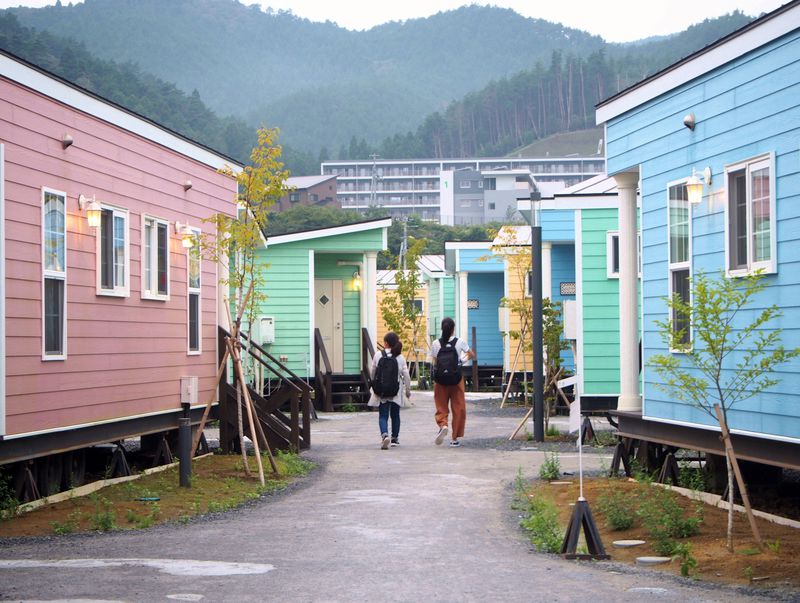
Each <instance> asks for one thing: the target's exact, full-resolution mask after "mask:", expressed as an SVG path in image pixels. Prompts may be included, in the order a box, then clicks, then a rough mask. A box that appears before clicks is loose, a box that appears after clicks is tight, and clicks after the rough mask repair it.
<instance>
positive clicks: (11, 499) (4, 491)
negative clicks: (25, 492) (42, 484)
mask: <svg viewBox="0 0 800 603" xmlns="http://www.w3.org/2000/svg"><path fill="white" fill-rule="evenodd" d="M18 507H19V500H17V496H16V494H15V492H14V487H13V485H12V480H11V476H10V475H6V474H4V473H2V472H0V521H2V520H3V519H5V518H6V517H13V516H14V515H16V513H17V508H18Z"/></svg>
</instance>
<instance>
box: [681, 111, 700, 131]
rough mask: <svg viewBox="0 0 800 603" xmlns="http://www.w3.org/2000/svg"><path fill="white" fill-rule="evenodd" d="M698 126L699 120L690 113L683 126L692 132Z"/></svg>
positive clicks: (684, 119)
mask: <svg viewBox="0 0 800 603" xmlns="http://www.w3.org/2000/svg"><path fill="white" fill-rule="evenodd" d="M696 124H697V120H696V119H695V117H694V113H689V114H688V115H686V117H684V118H683V125H684V126H686V127H687V128H689V129H690V130H691V131H692V132H694V127H695V125H696Z"/></svg>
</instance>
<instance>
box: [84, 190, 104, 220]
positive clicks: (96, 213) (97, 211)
mask: <svg viewBox="0 0 800 603" xmlns="http://www.w3.org/2000/svg"><path fill="white" fill-rule="evenodd" d="M78 208H79V209H80V210H81V211H85V212H86V221H87V222H88V223H89V228H99V227H100V216H101V215H102V213H103V208H102V207H100V204H99V203H98V202H97V200H96V199H95V198H94V195H92V196H91V197H87V196H86V195H78Z"/></svg>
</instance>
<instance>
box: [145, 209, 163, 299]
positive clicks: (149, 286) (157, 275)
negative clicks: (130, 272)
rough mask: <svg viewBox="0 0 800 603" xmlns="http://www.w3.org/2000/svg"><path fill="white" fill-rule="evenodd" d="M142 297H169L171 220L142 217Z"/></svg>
mask: <svg viewBox="0 0 800 603" xmlns="http://www.w3.org/2000/svg"><path fill="white" fill-rule="evenodd" d="M142 297H143V298H144V299H160V300H168V299H169V222H167V221H166V220H160V219H158V218H151V217H150V216H143V218H142Z"/></svg>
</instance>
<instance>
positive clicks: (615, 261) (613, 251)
mask: <svg viewBox="0 0 800 603" xmlns="http://www.w3.org/2000/svg"><path fill="white" fill-rule="evenodd" d="M636 249H637V254H636V262H637V264H638V268H639V278H642V235H641V233H637V234H636ZM606 276H607V277H608V278H619V232H617V231H616V230H614V231H609V232H607V233H606Z"/></svg>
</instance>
